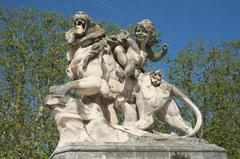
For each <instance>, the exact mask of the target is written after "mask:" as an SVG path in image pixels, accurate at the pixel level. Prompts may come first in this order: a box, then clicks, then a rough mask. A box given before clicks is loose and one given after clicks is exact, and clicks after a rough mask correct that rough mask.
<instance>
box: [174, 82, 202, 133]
mask: <svg viewBox="0 0 240 159" xmlns="http://www.w3.org/2000/svg"><path fill="white" fill-rule="evenodd" d="M172 88H173V95H174V96H176V97H177V98H179V99H181V100H183V101H184V102H185V103H186V104H187V106H188V107H189V108H190V109H191V110H192V111H193V113H194V114H195V116H196V118H197V123H196V125H195V127H194V128H193V130H192V131H191V132H190V133H189V134H187V136H188V137H191V136H193V135H195V134H196V133H197V132H198V130H199V129H200V127H201V125H202V114H201V112H200V111H199V109H198V108H197V106H196V105H195V104H194V103H193V102H192V101H191V99H189V98H188V97H187V96H186V95H185V94H184V93H183V92H182V91H180V90H179V89H177V88H176V87H174V86H172Z"/></svg>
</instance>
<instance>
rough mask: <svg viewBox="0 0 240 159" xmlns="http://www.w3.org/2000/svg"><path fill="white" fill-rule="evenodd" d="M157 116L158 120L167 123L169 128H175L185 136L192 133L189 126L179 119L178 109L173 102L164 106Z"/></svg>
mask: <svg viewBox="0 0 240 159" xmlns="http://www.w3.org/2000/svg"><path fill="white" fill-rule="evenodd" d="M158 115H159V116H158V118H159V119H160V120H162V121H163V122H166V123H168V124H169V125H170V126H171V127H174V128H177V129H179V130H181V131H183V132H185V133H186V134H188V133H190V132H191V131H192V127H191V125H190V124H189V123H188V122H186V121H185V120H183V118H182V117H181V115H180V111H179V108H178V106H177V104H176V103H175V101H174V100H171V101H170V103H169V104H167V105H166V106H164V107H163V108H162V109H161V110H160V114H158Z"/></svg>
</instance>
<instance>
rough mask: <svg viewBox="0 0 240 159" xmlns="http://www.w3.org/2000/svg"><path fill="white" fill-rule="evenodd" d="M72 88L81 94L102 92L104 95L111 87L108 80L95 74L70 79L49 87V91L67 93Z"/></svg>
mask: <svg viewBox="0 0 240 159" xmlns="http://www.w3.org/2000/svg"><path fill="white" fill-rule="evenodd" d="M70 90H78V91H79V93H80V94H81V95H87V96H89V95H94V94H97V93H102V94H103V95H104V96H105V95H106V96H107V95H108V94H109V88H108V85H107V83H106V81H104V80H102V79H100V78H98V77H95V76H91V77H87V78H84V79H80V80H75V81H70V82H68V83H66V84H64V85H60V86H52V87H50V88H49V93H53V94H66V93H67V92H68V91H70Z"/></svg>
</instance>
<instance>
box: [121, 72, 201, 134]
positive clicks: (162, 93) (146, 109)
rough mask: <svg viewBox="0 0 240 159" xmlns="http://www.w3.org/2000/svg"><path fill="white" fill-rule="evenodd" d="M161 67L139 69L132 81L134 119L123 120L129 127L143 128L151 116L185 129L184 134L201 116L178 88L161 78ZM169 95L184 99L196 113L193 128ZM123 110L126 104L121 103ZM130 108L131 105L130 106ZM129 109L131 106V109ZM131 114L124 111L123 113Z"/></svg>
mask: <svg viewBox="0 0 240 159" xmlns="http://www.w3.org/2000/svg"><path fill="white" fill-rule="evenodd" d="M162 76H163V75H162V72H161V71H152V72H150V73H141V74H140V75H139V76H138V78H137V79H138V80H137V83H136V86H135V87H136V89H135V91H136V92H135V96H136V107H137V108H136V109H137V113H138V121H137V122H135V123H131V121H127V122H129V123H130V124H126V125H127V126H130V127H131V126H132V127H133V128H136V129H140V130H146V129H147V128H149V127H150V126H151V125H152V124H153V122H154V117H156V118H158V119H160V120H161V121H163V122H165V123H167V124H169V125H170V126H171V127H174V128H177V129H179V130H181V131H183V132H185V133H186V136H189V137H190V136H193V135H194V134H196V132H197V131H198V130H199V129H200V126H201V124H202V116H201V113H200V111H199V109H198V108H197V107H196V105H195V104H194V103H193V102H192V101H191V100H190V99H189V98H188V97H187V96H186V95H185V94H184V93H182V92H181V91H180V90H179V89H177V88H176V87H175V86H173V85H171V84H169V83H167V82H166V81H164V80H163V79H162ZM173 97H177V98H178V99H180V100H182V101H184V102H185V103H186V104H187V106H188V107H189V108H190V109H191V110H192V111H193V113H194V114H195V115H196V119H197V122H196V125H195V127H194V128H192V127H191V125H190V124H189V123H187V122H186V121H184V120H183V118H182V117H181V115H180V111H179V108H178V106H177V104H176V102H175V101H174V99H173ZM121 106H122V107H124V109H123V110H125V112H126V111H128V109H129V108H128V106H127V105H124V104H123V105H121ZM130 109H131V108H130ZM131 110H132V109H131ZM128 115H131V114H129V113H127V112H126V113H125V116H128Z"/></svg>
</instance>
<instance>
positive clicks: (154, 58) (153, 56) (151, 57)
mask: <svg viewBox="0 0 240 159" xmlns="http://www.w3.org/2000/svg"><path fill="white" fill-rule="evenodd" d="M167 51H168V45H167V44H164V45H163V48H162V50H161V51H160V52H158V53H153V51H152V50H151V49H148V50H147V53H148V58H149V60H151V61H153V62H156V61H158V60H160V59H161V58H163V57H164V56H165V55H166V54H167Z"/></svg>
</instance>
